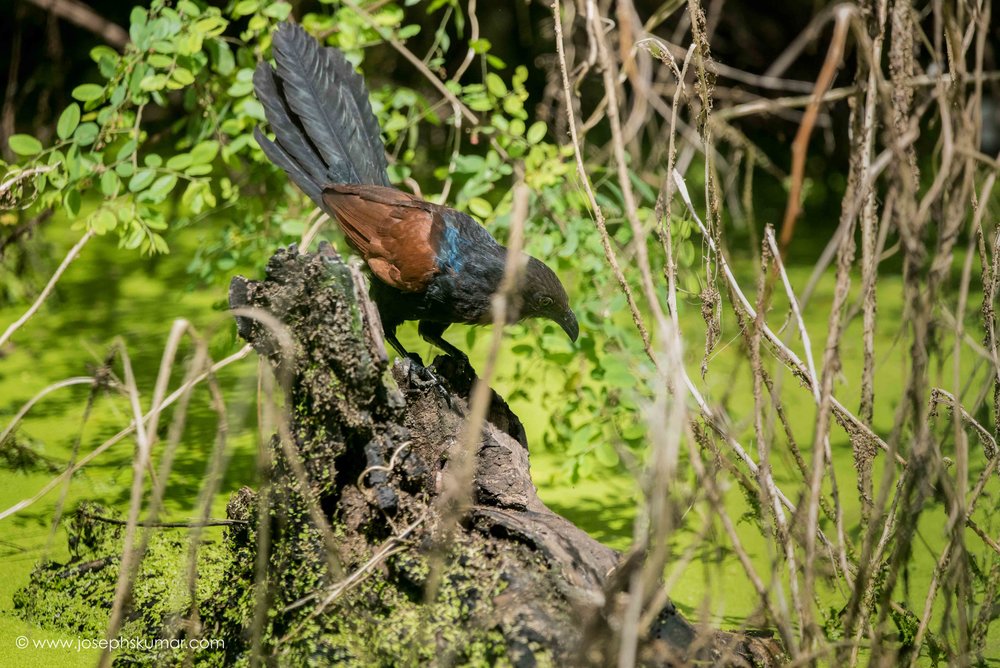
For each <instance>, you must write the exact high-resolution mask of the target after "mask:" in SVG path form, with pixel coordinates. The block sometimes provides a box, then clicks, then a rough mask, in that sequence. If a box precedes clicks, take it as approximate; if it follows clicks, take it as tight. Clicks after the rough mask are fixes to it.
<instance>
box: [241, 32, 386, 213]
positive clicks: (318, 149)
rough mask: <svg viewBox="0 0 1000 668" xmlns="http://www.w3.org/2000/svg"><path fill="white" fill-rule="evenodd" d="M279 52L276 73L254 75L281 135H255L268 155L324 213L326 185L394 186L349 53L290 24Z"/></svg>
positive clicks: (278, 36)
mask: <svg viewBox="0 0 1000 668" xmlns="http://www.w3.org/2000/svg"><path fill="white" fill-rule="evenodd" d="M273 51H274V59H275V63H276V65H277V67H276V68H272V67H271V66H270V65H269V64H267V63H265V62H261V63H260V64H258V66H257V71H256V72H254V91H255V92H256V94H257V99H259V100H260V102H261V104H262V105H264V113H265V115H266V116H267V121H268V123H269V124H270V126H271V130H272V131H273V132H274V135H275V139H274V141H273V142H272V141H271V140H269V139H267V137H265V136H264V133H263V132H261V130H260V128H257V129H256V130H255V131H254V137H255V138H256V139H257V142H258V143H259V144H260V146H261V148H262V149H264V153H265V154H267V157H268V158H270V159H271V161H272V162H274V163H275V164H276V165H278V166H279V167H281V168H282V169H284V170H285V171H286V172H287V173H288V176H289V177H290V178H291V179H292V181H294V182H295V183H296V185H298V186H299V188H301V189H302V191H303V192H304V193H306V194H307V195H308V196H309V197H310V198H312V200H313V201H314V202H316V203H317V204H318V205H320V206H321V207H322V206H323V204H322V192H323V186H325V185H327V184H328V183H350V184H362V185H384V186H388V185H390V183H389V177H388V174H387V173H386V168H387V162H386V159H385V148H384V146H383V144H382V137H381V134H380V130H379V126H378V121H377V120H376V118H375V114H374V113H372V108H371V103H370V102H369V101H368V90H367V89H366V88H365V83H364V79H362V77H361V75H359V74H358V73H357V72H355V71H354V68H353V67H352V66H351V64H350V62H348V61H347V59H346V58H345V57H344V54H342V53H341V52H340V51H338V50H337V49H334V48H331V47H327V48H323V47H321V46H320V45H319V43H318V42H317V41H316V40H315V39H313V38H312V37H311V36H310V35H309V34H308V33H306V31H305V30H304V29H303V28H302V27H301V26H299V25H294V24H290V23H284V24H282V25H280V26H279V27H278V29H277V30H276V31H275V33H274V40H273Z"/></svg>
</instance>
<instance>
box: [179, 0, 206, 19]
mask: <svg viewBox="0 0 1000 668" xmlns="http://www.w3.org/2000/svg"><path fill="white" fill-rule="evenodd" d="M177 11H179V12H184V13H185V14H187V15H188V16H198V15H199V14H201V8H200V7H199V6H198V5H196V4H194V3H193V2H191V0H180V1H179V2H178V3H177Z"/></svg>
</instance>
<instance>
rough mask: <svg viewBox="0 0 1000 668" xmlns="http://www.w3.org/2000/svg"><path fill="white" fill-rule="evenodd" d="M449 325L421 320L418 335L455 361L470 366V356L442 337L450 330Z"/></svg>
mask: <svg viewBox="0 0 1000 668" xmlns="http://www.w3.org/2000/svg"><path fill="white" fill-rule="evenodd" d="M448 326H449V323H447V322H433V321H431V320H421V321H420V323H419V324H418V325H417V333H418V334H420V338H422V339H423V340H424V341H426V342H427V343H430V344H433V345H435V346H437V347H438V348H440V349H441V350H443V351H444V352H445V354H447V355H451V356H452V357H454V358H455V359H457V360H459V361H461V362H463V363H465V364H466V365H468V363H469V356H468V355H466V354H465V353H463V352H462V351H461V350H459V349H458V348H456V347H455V346H453V345H451V344H450V343H448V342H447V341H445V340H444V338H443V337H442V336H441V335H442V334H444V330H446V329H448Z"/></svg>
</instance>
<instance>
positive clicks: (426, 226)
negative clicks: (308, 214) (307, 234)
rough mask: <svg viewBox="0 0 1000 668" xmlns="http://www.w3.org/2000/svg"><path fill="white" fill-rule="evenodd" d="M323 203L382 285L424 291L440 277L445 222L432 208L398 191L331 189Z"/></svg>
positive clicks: (329, 187)
mask: <svg viewBox="0 0 1000 668" xmlns="http://www.w3.org/2000/svg"><path fill="white" fill-rule="evenodd" d="M323 202H324V204H326V206H327V208H328V210H329V211H331V212H332V213H333V214H334V215H335V216H336V217H337V222H338V223H339V225H340V227H341V229H342V230H343V231H344V234H345V235H346V236H347V241H348V243H349V244H350V245H351V247H353V248H354V250H356V251H357V252H358V253H359V254H360V255H361V257H362V258H363V259H364V260H365V262H367V263H368V267H369V268H370V269H371V270H372V273H373V274H375V275H376V276H377V277H378V278H380V279H381V280H382V281H383V282H385V283H387V284H389V285H391V286H392V287H394V288H396V289H398V290H403V291H404V292H420V291H422V290H424V289H426V288H427V284H428V282H430V280H431V278H433V277H434V276H435V275H436V274H438V273H439V269H438V266H437V247H438V245H439V243H440V239H441V234H442V227H443V222H442V220H441V218H440V216H438V215H436V214H435V213H434V211H433V205H431V204H429V203H428V202H424V201H423V200H421V199H419V198H417V197H414V196H413V195H409V194H407V193H404V192H402V191H400V190H396V189H395V188H386V187H383V186H361V185H328V186H326V187H325V188H323Z"/></svg>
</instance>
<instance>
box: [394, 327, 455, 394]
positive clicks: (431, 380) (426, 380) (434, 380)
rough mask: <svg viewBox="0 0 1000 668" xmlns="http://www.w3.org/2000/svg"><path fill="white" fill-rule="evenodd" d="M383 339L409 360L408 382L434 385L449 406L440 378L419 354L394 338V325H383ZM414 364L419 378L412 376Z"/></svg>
mask: <svg viewBox="0 0 1000 668" xmlns="http://www.w3.org/2000/svg"><path fill="white" fill-rule="evenodd" d="M385 340H386V341H388V342H389V345H390V346H392V347H393V348H394V349H395V350H396V352H397V353H399V354H400V355H402V356H403V358H404V359H408V360H410V366H409V369H408V370H407V376H408V380H409V381H410V384H411V385H417V386H421V385H422V386H424V387H426V386H428V385H434V386H436V387H437V388H438V389H439V390H440V391H441V392H442V393H443V394H444V397H445V399H447V401H448V406H449V407H450V406H451V394H450V393H449V392H448V390H446V389H445V387H444V385H443V384H442V383H441V379H440V378H438V377H437V374H435V373H434V372H433V371H431V370H430V369H428V368H427V367H426V366H424V361H423V360H422V359H420V355H418V354H416V353H411V352H409V351H408V350H406V348H404V347H403V344H402V343H400V342H399V339H397V338H396V326H395V325H388V326H386V327H385ZM414 365H416V367H417V374H416V375H417V376H418V377H419V380H418V379H416V378H414V373H413V371H414Z"/></svg>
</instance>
